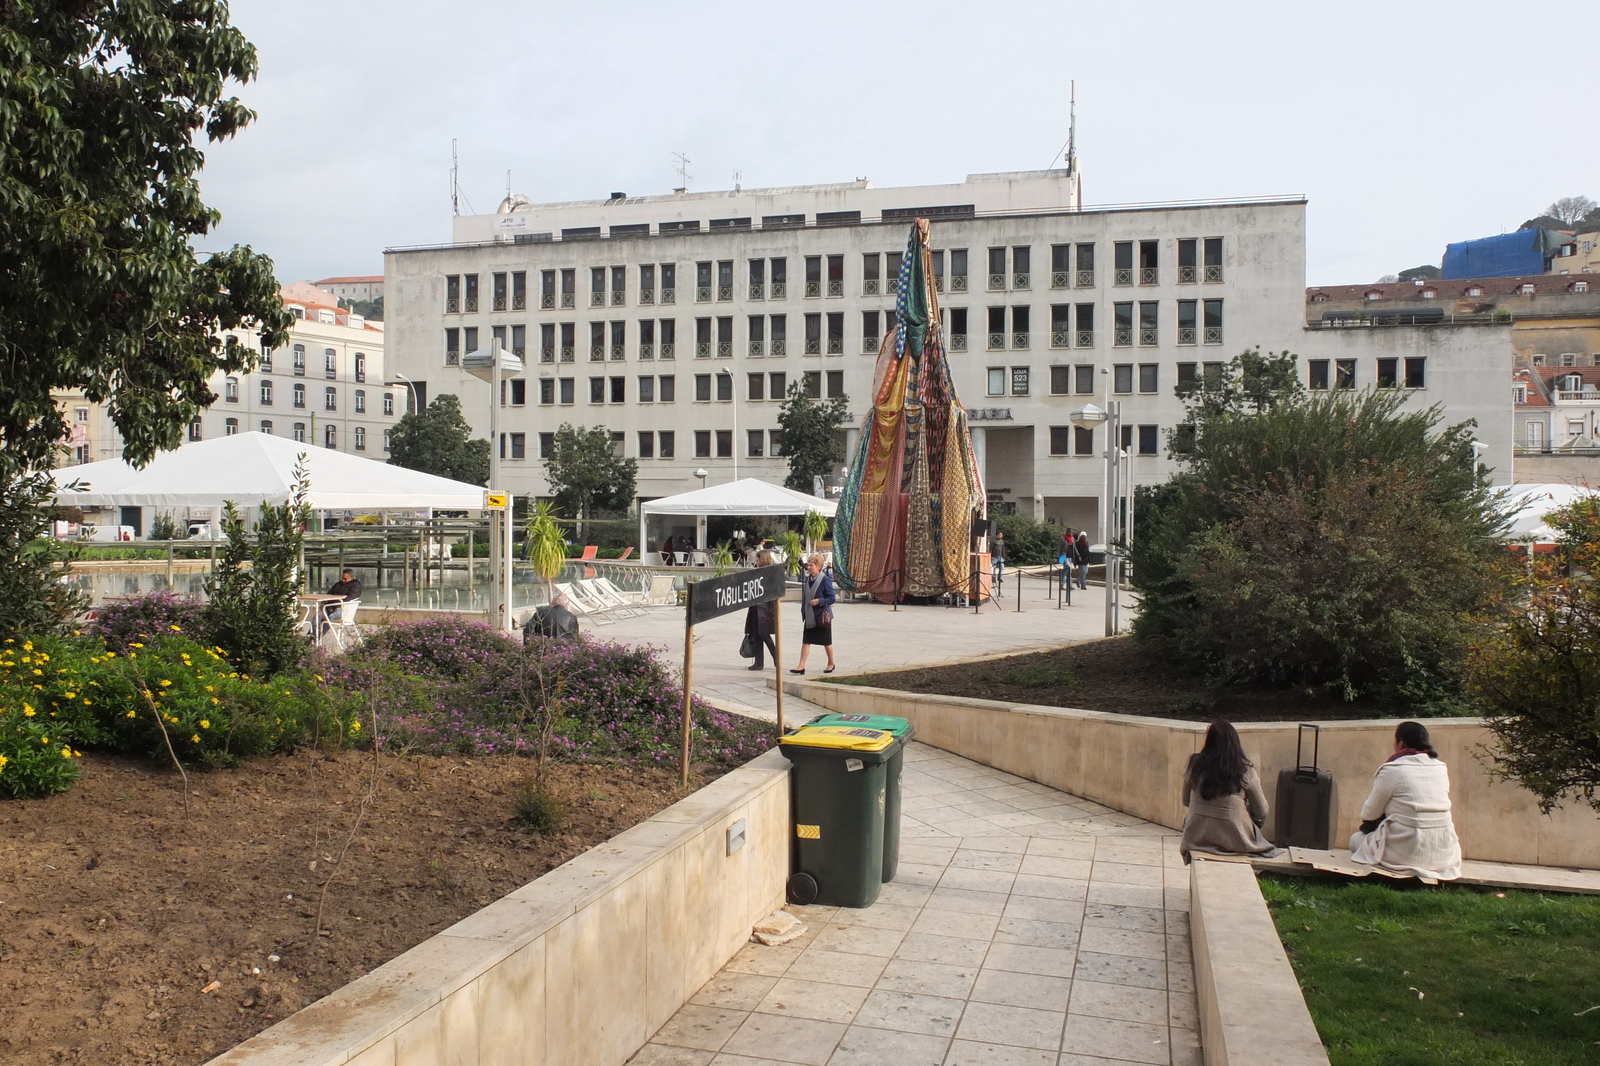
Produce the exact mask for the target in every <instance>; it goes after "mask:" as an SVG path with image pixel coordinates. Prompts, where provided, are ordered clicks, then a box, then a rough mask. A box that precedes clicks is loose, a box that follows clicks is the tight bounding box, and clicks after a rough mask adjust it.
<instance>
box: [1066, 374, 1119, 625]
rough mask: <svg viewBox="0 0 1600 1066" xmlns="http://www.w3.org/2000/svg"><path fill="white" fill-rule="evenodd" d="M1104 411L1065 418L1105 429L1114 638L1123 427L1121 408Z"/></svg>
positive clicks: (1103, 534) (1110, 405) (1088, 409)
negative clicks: (1114, 544) (1113, 544)
mask: <svg viewBox="0 0 1600 1066" xmlns="http://www.w3.org/2000/svg"><path fill="white" fill-rule="evenodd" d="M1106 408H1107V409H1102V408H1099V407H1096V406H1095V405H1094V404H1092V403H1090V404H1085V405H1084V406H1082V407H1080V408H1078V409H1077V410H1075V411H1073V412H1071V413H1070V414H1069V415H1068V416H1067V418H1068V420H1069V421H1071V423H1072V424H1073V425H1074V426H1077V427H1078V428H1080V429H1087V430H1089V431H1090V432H1093V431H1094V430H1096V429H1098V428H1099V427H1100V426H1102V425H1103V426H1105V427H1106V450H1105V453H1104V454H1105V461H1106V468H1105V478H1104V481H1103V483H1102V491H1101V496H1100V546H1101V549H1102V551H1103V552H1104V553H1105V560H1106V562H1105V566H1106V629H1105V635H1106V636H1108V637H1112V636H1116V634H1117V629H1118V621H1119V620H1118V617H1117V611H1118V607H1119V602H1118V601H1119V596H1118V585H1119V584H1120V583H1121V581H1122V576H1121V565H1120V560H1119V559H1118V558H1117V557H1116V555H1115V553H1114V552H1112V550H1111V542H1112V541H1113V540H1115V539H1116V537H1117V533H1118V519H1117V516H1116V511H1117V510H1118V508H1119V505H1120V499H1121V475H1122V457H1123V456H1122V447H1121V441H1120V440H1119V439H1118V437H1119V434H1120V432H1121V427H1122V404H1121V403H1119V402H1115V401H1108V402H1107V404H1106Z"/></svg>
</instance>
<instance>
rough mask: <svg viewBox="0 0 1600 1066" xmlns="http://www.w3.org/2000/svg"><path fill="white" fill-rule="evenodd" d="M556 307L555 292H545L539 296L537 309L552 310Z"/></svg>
mask: <svg viewBox="0 0 1600 1066" xmlns="http://www.w3.org/2000/svg"><path fill="white" fill-rule="evenodd" d="M555 309H556V294H555V293H553V292H547V293H545V294H544V295H542V296H540V297H539V310H541V311H554V310H555Z"/></svg>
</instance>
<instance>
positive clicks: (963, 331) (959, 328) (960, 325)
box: [884, 307, 967, 352]
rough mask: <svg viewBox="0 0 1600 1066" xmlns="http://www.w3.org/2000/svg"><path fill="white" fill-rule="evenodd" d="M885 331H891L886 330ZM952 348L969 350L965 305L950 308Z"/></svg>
mask: <svg viewBox="0 0 1600 1066" xmlns="http://www.w3.org/2000/svg"><path fill="white" fill-rule="evenodd" d="M884 332H885V333H888V332H889V331H888V330H887V329H885V330H884ZM950 350H951V351H952V352H964V351H966V350H967V309H966V308H965V307H952V308H951V309H950Z"/></svg>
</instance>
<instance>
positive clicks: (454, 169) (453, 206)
mask: <svg viewBox="0 0 1600 1066" xmlns="http://www.w3.org/2000/svg"><path fill="white" fill-rule="evenodd" d="M450 213H451V214H452V215H459V214H461V164H460V163H459V162H458V161H457V159H456V139H455V138H454V137H452V138H450Z"/></svg>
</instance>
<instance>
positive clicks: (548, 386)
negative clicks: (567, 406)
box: [539, 378, 556, 405]
mask: <svg viewBox="0 0 1600 1066" xmlns="http://www.w3.org/2000/svg"><path fill="white" fill-rule="evenodd" d="M539 402H540V403H542V404H547V405H548V404H553V403H555V402H556V380H555V378H540V379H539Z"/></svg>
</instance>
